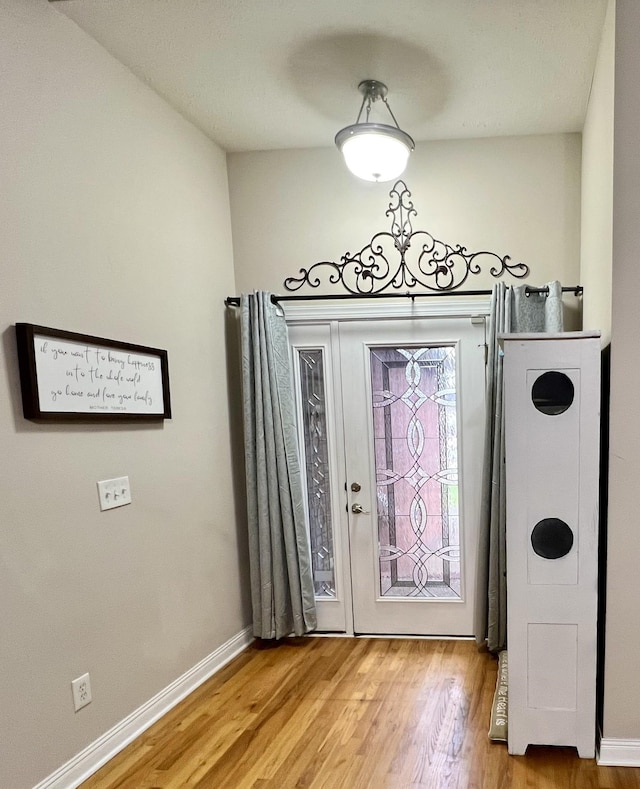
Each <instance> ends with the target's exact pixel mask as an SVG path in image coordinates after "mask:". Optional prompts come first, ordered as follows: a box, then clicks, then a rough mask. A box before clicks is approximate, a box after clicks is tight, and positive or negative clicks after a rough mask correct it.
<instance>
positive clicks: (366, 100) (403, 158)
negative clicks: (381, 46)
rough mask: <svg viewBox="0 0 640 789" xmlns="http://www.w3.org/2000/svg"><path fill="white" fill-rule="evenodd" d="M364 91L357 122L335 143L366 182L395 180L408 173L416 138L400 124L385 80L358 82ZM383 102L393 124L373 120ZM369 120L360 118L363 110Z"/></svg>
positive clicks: (347, 128) (341, 133)
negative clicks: (376, 106) (377, 105)
mask: <svg viewBox="0 0 640 789" xmlns="http://www.w3.org/2000/svg"><path fill="white" fill-rule="evenodd" d="M358 90H359V91H360V93H362V104H361V105H360V111H359V112H358V117H357V118H356V122H355V123H354V124H352V125H351V126H345V128H344V129H340V131H339V132H338V133H337V134H336V138H335V142H336V145H337V146H338V148H339V150H340V151H341V152H342V155H343V156H344V159H345V162H346V165H347V167H348V168H349V170H351V172H352V173H353V174H354V175H356V176H358V178H363V179H364V180H365V181H391V180H393V179H394V178H397V177H398V176H399V175H401V174H402V173H403V172H404V169H405V167H406V166H407V160H408V159H409V154H410V153H411V151H413V149H414V147H415V143H414V142H413V139H412V138H411V137H410V136H409V135H408V134H407V133H406V132H405V131H403V130H402V129H401V128H400V126H399V125H398V121H397V120H396V117H395V115H394V114H393V112H392V110H391V107H390V106H389V102H388V101H387V93H388V92H389V90H388V88H387V86H386V85H385V84H384V82H380V81H379V80H377V79H365V80H362V82H361V83H360V84H359V85H358ZM376 101H382V102H383V104H384V105H385V107H386V108H387V110H388V112H389V115H390V116H391V120H392V121H393V124H394V125H393V126H392V125H390V124H386V123H372V122H370V121H369V117H370V114H371V108H372V106H373V104H374V103H375V102H376ZM363 112H364V113H365V120H364V121H362V122H361V121H360V119H361V118H362V113H363Z"/></svg>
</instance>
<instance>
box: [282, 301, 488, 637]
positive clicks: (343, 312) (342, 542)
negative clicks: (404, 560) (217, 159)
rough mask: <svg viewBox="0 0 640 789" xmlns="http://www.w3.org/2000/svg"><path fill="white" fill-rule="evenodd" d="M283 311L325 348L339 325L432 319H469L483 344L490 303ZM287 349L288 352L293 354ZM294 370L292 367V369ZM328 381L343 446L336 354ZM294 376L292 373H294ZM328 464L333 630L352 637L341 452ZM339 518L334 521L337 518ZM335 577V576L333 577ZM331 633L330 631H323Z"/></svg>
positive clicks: (361, 304) (332, 305)
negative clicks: (337, 602)
mask: <svg viewBox="0 0 640 789" xmlns="http://www.w3.org/2000/svg"><path fill="white" fill-rule="evenodd" d="M280 306H281V307H283V311H284V314H285V320H286V322H287V326H291V327H294V326H301V327H306V326H313V325H323V326H325V327H327V328H328V337H329V345H330V346H331V347H334V344H337V343H338V341H339V339H338V327H339V324H340V323H342V322H345V321H372V322H378V321H382V320H384V321H389V320H399V321H402V320H408V319H411V318H416V319H425V318H426V319H429V318H432V319H436V320H437V319H438V318H454V317H455V318H469V319H470V320H472V322H476V321H477V322H478V323H480V322H482V323H483V324H484V345H485V348H486V343H487V320H486V319H487V317H488V316H489V313H490V309H491V298H490V297H489V296H485V297H470V296H462V295H460V296H455V295H452V296H448V295H447V296H441V297H438V298H431V299H430V298H426V299H422V300H419V299H415V300H414V299H409V298H406V297H405V298H403V297H402V296H400V297H398V301H395V300H389V301H386V302H385V301H383V300H382V299H378V300H376V299H366V297H361V296H360V297H354V302H352V303H346V302H344V301H341V302H339V303H336V302H330V301H327V302H320V301H314V302H301V303H299V304H292V303H290V302H284V303H283V304H281V305H280ZM319 345H320V344H319V343H318V344H315V345H313V344H310V343H295V347H296V348H303V347H319ZM293 347H294V346H291V352H292V354H293ZM292 369H295V365H292ZM328 372H329V374H330V380H331V386H332V391H331V392H330V393H329V392H327V394H328V395H330V397H331V399H332V404H331V408H332V415H331V419H332V421H333V428H334V436H335V440H336V444H340V443H341V442H342V443H344V421H343V413H342V399H341V398H340V397H335V396H334V393H335V392H341V391H342V376H341V371H340V358H339V355H338V354H331V360H330V369H329V371H328ZM296 376H297V374H296ZM329 452H330V456H331V460H332V461H333V462H334V463H335V468H336V474H335V475H334V477H335V481H334V480H332V482H333V484H332V490H335V502H332V512H333V513H334V516H335V524H334V541H335V542H334V545H335V544H336V543H339V548H340V553H341V556H340V557H339V558H338V557H337V556H336V588H337V589H340V590H341V596H342V600H343V601H344V606H345V630H344V631H342V630H340V631H335V632H336V633H344V635H346V636H354V635H355V631H354V621H353V594H352V587H351V584H352V581H351V570H350V567H349V566H348V565H349V562H348V561H347V558H348V557H349V555H350V534H349V522H348V519H349V516H348V513H347V510H346V508H347V505H348V497H347V492H346V491H345V490H344V481H345V480H346V468H345V459H344V452H337V450H336V447H333V448H330V450H329ZM338 515H339V517H338ZM338 573H339V574H340V577H338ZM322 602H323V603H326V604H330V602H329V601H325V600H322ZM328 632H332V631H328Z"/></svg>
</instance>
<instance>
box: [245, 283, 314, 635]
mask: <svg viewBox="0 0 640 789" xmlns="http://www.w3.org/2000/svg"><path fill="white" fill-rule="evenodd" d="M240 315H241V329H242V392H243V413H244V433H245V439H244V440H245V465H246V476H247V512H248V517H249V559H250V564H251V600H252V605H253V634H254V635H255V636H256V637H257V638H265V639H278V638H284V637H285V636H288V635H290V634H292V633H294V634H295V635H298V636H300V635H303V634H304V633H308V632H309V631H311V630H313V629H315V627H316V604H315V594H314V588H313V577H312V569H311V557H310V552H309V539H308V536H307V528H306V522H305V510H304V503H303V488H302V477H301V473H300V461H299V457H298V438H297V431H296V421H295V406H294V398H293V389H292V383H291V371H290V364H289V345H288V341H287V326H286V323H285V319H284V315H283V314H282V311H281V310H280V308H279V307H276V306H275V305H274V304H272V303H271V297H270V294H269V293H264V292H258V293H254V294H252V295H247V296H245V295H243V296H242V297H241V300H240Z"/></svg>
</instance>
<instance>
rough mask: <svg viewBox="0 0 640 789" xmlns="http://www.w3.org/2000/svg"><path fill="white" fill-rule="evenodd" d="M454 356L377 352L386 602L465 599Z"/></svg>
mask: <svg viewBox="0 0 640 789" xmlns="http://www.w3.org/2000/svg"><path fill="white" fill-rule="evenodd" d="M455 352H456V349H455V346H453V345H447V346H435V347H420V346H418V347H400V348H389V347H374V348H371V349H370V364H371V382H372V402H371V406H372V420H373V438H374V445H375V469H376V499H377V510H378V564H379V584H380V588H379V592H380V596H381V597H413V598H420V597H422V598H448V599H460V597H461V592H460V533H459V517H458V429H457V411H456V358H455V356H456V354H455Z"/></svg>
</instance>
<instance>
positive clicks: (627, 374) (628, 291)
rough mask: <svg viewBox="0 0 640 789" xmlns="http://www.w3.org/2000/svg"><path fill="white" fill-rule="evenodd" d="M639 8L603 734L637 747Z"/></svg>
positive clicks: (622, 138) (616, 325)
mask: <svg viewBox="0 0 640 789" xmlns="http://www.w3.org/2000/svg"><path fill="white" fill-rule="evenodd" d="M638 30H640V3H638V2H636V0H617V3H616V53H615V127H614V128H615V131H614V173H613V284H612V316H613V317H612V322H611V442H610V451H609V464H610V465H609V471H610V473H609V529H608V530H609V539H608V576H607V577H608V584H607V627H606V664H605V696H604V728H603V734H604V736H605V737H607V738H620V739H628V740H629V739H634V740H638V739H640V714H639V712H638V710H639V709H640V684H639V683H638V662H639V655H640V607H639V606H638V600H639V599H640V575H639V574H638V559H639V557H640V517H639V514H638V495H637V490H638V479H640V413H639V412H638V407H637V402H638V401H637V393H638V391H640V364H638V353H639V350H638V347H639V346H638V336H639V330H638V293H639V292H640V267H639V266H638V257H639V250H640V222H639V221H638V217H639V216H640V155H639V152H638V145H639V143H638V128H639V127H640V92H639V91H638V84H640V51H639V50H638V41H637V32H638Z"/></svg>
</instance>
